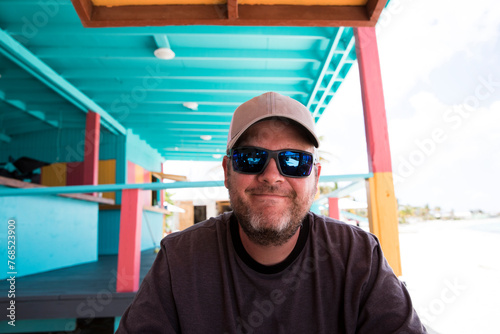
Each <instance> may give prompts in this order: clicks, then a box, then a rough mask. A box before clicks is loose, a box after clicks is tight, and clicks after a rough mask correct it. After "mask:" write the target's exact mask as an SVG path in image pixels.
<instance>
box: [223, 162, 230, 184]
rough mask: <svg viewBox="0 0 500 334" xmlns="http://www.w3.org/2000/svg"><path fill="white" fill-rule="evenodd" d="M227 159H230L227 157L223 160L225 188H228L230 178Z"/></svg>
mask: <svg viewBox="0 0 500 334" xmlns="http://www.w3.org/2000/svg"><path fill="white" fill-rule="evenodd" d="M227 159H229V158H228V157H227V155H225V156H224V158H222V169H224V186H225V187H226V188H227V178H228V175H227V173H228V170H227V162H228V161H227Z"/></svg>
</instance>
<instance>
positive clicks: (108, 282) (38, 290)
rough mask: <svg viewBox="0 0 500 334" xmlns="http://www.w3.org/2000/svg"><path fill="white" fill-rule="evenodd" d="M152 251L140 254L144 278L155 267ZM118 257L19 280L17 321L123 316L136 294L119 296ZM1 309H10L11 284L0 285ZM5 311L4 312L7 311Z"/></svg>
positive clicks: (109, 257) (18, 278) (108, 257)
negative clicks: (8, 307) (8, 295)
mask: <svg viewBox="0 0 500 334" xmlns="http://www.w3.org/2000/svg"><path fill="white" fill-rule="evenodd" d="M155 258H156V253H155V252H154V250H153V249H151V250H146V251H143V252H142V253H141V277H140V280H141V282H142V280H143V278H144V276H145V275H146V273H147V272H148V270H149V268H150V267H151V265H152V264H153V261H154V259H155ZM117 263H118V258H117V256H116V255H106V256H100V257H99V261H97V262H92V263H86V264H81V265H77V266H72V267H68V268H63V269H57V270H52V271H48V272H45V273H40V274H35V275H29V276H25V277H17V278H16V298H15V301H16V319H18V320H21V319H45V318H87V317H90V318H100V317H114V316H120V315H121V314H122V313H123V311H125V308H126V307H127V306H128V305H129V304H130V302H131V301H132V299H133V297H134V295H135V293H117V292H116V268H117ZM0 291H3V292H5V293H2V294H1V295H0V308H1V309H4V310H5V308H6V307H7V305H8V303H9V302H10V299H8V297H7V292H8V291H9V282H7V281H6V280H2V281H0ZM4 307H5V308H4Z"/></svg>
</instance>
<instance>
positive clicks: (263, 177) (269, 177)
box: [258, 158, 285, 183]
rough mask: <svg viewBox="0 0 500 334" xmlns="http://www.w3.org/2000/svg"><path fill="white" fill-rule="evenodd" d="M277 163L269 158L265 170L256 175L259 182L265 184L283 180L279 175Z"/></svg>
mask: <svg viewBox="0 0 500 334" xmlns="http://www.w3.org/2000/svg"><path fill="white" fill-rule="evenodd" d="M277 163H278V162H277V161H276V160H275V159H274V158H271V161H269V163H268V164H267V166H266V168H265V169H264V170H263V171H262V173H260V174H259V175H258V179H259V181H261V182H267V183H276V182H283V181H284V180H285V178H284V176H283V175H281V173H280V171H279V169H278V165H277Z"/></svg>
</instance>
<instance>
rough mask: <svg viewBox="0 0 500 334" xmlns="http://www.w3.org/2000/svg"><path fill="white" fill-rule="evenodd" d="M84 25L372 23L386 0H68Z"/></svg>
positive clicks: (363, 24)
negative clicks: (257, 1) (336, 0)
mask: <svg viewBox="0 0 500 334" xmlns="http://www.w3.org/2000/svg"><path fill="white" fill-rule="evenodd" d="M72 2H73V5H74V7H75V9H76V11H77V13H78V15H79V17H80V20H81V21H82V23H83V25H84V26H85V27H126V26H166V25H237V26H318V27H340V26H347V27H365V26H375V24H376V22H377V20H378V17H379V16H380V13H381V11H382V9H383V8H384V6H385V4H386V2H387V0H368V2H367V4H366V6H319V5H316V6H302V5H241V4H238V1H237V0H228V1H227V3H226V4H223V5H155V6H152V5H137V6H117V7H104V6H94V5H93V4H92V2H91V1H90V0H72Z"/></svg>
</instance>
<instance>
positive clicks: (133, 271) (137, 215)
mask: <svg viewBox="0 0 500 334" xmlns="http://www.w3.org/2000/svg"><path fill="white" fill-rule="evenodd" d="M141 224H142V200H141V192H140V190H139V189H124V190H122V205H121V212H120V241H119V245H118V274H117V282H116V291H117V292H134V291H137V290H138V289H139V275H140V267H141Z"/></svg>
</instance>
